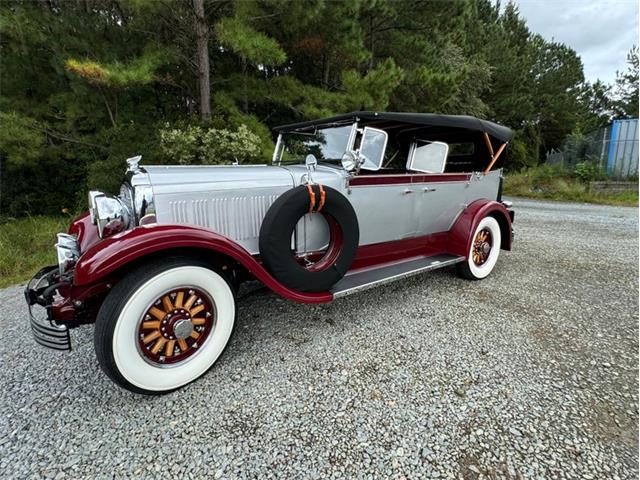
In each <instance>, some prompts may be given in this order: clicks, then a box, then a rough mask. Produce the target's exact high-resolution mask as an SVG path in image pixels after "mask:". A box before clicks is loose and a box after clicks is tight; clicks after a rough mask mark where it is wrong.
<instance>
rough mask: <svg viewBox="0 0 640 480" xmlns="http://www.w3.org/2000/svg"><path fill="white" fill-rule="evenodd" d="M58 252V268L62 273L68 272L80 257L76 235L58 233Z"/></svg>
mask: <svg viewBox="0 0 640 480" xmlns="http://www.w3.org/2000/svg"><path fill="white" fill-rule="evenodd" d="M56 252H57V253H58V268H59V272H60V275H62V274H63V273H66V272H68V271H69V270H70V269H71V268H73V267H74V266H75V264H76V262H77V261H78V258H80V247H78V240H77V238H76V236H75V235H69V234H67V233H59V234H58V243H56Z"/></svg>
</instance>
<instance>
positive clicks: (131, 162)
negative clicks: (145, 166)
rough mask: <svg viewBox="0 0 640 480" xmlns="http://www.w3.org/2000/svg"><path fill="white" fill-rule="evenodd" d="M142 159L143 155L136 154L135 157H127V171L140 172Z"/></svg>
mask: <svg viewBox="0 0 640 480" xmlns="http://www.w3.org/2000/svg"><path fill="white" fill-rule="evenodd" d="M140 160H142V155H136V156H135V157H130V158H127V173H138V172H140V166H139V163H140Z"/></svg>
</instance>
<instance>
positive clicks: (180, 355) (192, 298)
mask: <svg viewBox="0 0 640 480" xmlns="http://www.w3.org/2000/svg"><path fill="white" fill-rule="evenodd" d="M215 323H216V312H215V305H214V302H213V301H212V300H211V298H210V297H209V296H208V295H207V294H206V293H204V292H203V291H201V290H199V289H197V288H191V287H184V288H179V289H175V290H171V291H169V292H167V293H166V294H164V295H161V296H160V297H158V298H157V299H156V300H155V301H154V302H153V303H152V304H151V305H150V306H149V308H148V309H147V310H146V312H145V313H144V315H143V317H142V319H141V320H140V323H139V327H138V333H137V334H138V348H139V350H140V353H141V355H142V356H143V357H144V359H145V360H146V361H147V362H150V363H152V364H154V365H159V366H163V365H166V366H170V365H173V364H177V363H179V362H182V361H183V360H186V359H188V358H189V357H191V356H192V355H195V354H196V353H197V352H198V348H199V347H200V346H201V345H202V344H203V343H204V341H205V340H206V339H207V337H208V336H209V334H210V333H211V331H212V330H213V329H214V327H215Z"/></svg>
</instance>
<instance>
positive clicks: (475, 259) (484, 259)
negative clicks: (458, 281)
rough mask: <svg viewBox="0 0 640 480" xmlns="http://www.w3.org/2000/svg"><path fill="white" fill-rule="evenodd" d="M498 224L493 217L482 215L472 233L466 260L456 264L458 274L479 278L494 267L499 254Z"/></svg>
mask: <svg viewBox="0 0 640 480" xmlns="http://www.w3.org/2000/svg"><path fill="white" fill-rule="evenodd" d="M500 239H501V236H500V225H499V224H498V221H497V220H496V219H495V218H493V217H484V218H483V219H482V220H480V223H479V224H478V226H477V227H476V230H475V232H474V233H473V240H472V241H471V247H470V248H469V252H468V258H467V261H466V262H462V263H458V264H457V265H456V267H457V270H458V275H460V276H461V277H463V278H466V279H468V280H481V279H483V278H485V277H487V276H488V275H489V274H490V273H491V271H492V270H493V267H495V265H496V262H497V261H498V256H499V254H500Z"/></svg>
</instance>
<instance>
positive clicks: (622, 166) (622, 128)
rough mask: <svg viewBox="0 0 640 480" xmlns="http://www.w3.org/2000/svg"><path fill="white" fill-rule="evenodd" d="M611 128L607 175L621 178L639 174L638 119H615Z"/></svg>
mask: <svg viewBox="0 0 640 480" xmlns="http://www.w3.org/2000/svg"><path fill="white" fill-rule="evenodd" d="M609 129H610V132H611V133H610V135H609V148H608V151H607V156H606V170H607V175H608V176H610V177H613V178H621V179H622V178H629V177H632V176H638V119H637V118H628V119H624V120H614V121H613V123H612V124H611V126H610V127H607V130H609ZM603 156H604V155H603Z"/></svg>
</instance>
